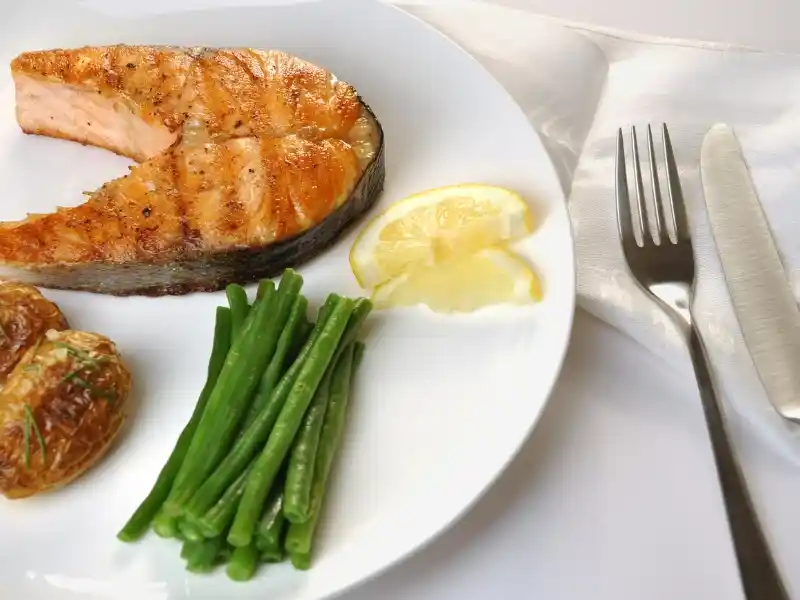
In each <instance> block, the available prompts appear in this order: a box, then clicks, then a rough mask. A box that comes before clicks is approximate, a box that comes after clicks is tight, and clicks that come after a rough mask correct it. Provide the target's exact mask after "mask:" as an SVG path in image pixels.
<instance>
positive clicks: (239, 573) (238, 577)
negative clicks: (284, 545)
mask: <svg viewBox="0 0 800 600" xmlns="http://www.w3.org/2000/svg"><path fill="white" fill-rule="evenodd" d="M259 558H260V557H259V553H258V549H257V548H256V546H255V544H250V545H249V546H243V547H241V548H235V549H234V551H233V554H232V555H231V560H230V562H229V563H228V577H229V578H230V579H232V580H233V581H250V580H251V579H252V578H253V575H255V574H256V569H257V568H258V559H259Z"/></svg>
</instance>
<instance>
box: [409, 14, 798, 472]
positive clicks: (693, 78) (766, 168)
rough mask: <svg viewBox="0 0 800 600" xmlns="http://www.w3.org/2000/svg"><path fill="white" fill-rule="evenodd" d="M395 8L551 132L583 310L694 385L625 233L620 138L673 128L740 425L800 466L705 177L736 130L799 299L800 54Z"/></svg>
mask: <svg viewBox="0 0 800 600" xmlns="http://www.w3.org/2000/svg"><path fill="white" fill-rule="evenodd" d="M394 3H395V4H397V5H398V6H400V7H401V8H403V9H405V10H407V11H409V12H410V13H412V14H414V15H416V16H417V17H419V18H421V19H423V20H425V21H427V22H428V23H430V24H432V25H433V26H434V27H436V28H438V29H439V30H441V31H442V32H444V33H445V34H446V35H448V36H449V37H451V38H452V39H453V40H454V41H456V42H457V43H459V44H460V45H461V46H462V47H464V48H465V49H466V50H468V51H469V52H470V53H472V54H473V56H475V57H476V58H477V59H478V60H479V61H480V62H481V63H483V65H484V66H485V67H486V68H487V69H488V70H489V71H490V72H492V74H493V75H494V76H495V77H496V78H497V79H498V80H499V81H500V82H501V83H502V84H503V85H505V86H506V88H507V89H508V90H509V92H510V93H511V94H512V95H513V97H514V98H515V99H516V101H517V102H518V103H519V105H520V106H521V107H522V109H523V110H524V111H525V113H526V114H527V116H528V118H529V120H530V121H531V123H532V124H533V125H534V126H535V127H536V129H537V130H538V131H539V133H540V135H541V137H542V139H543V141H544V143H545V145H546V147H547V149H548V151H549V152H550V154H551V156H552V157H553V161H554V163H555V164H556V168H557V170H558V173H559V177H560V178H561V181H562V184H563V186H564V189H565V190H566V191H567V193H568V194H569V208H570V213H571V215H572V220H573V225H574V231H575V238H576V239H575V243H576V251H577V259H578V293H579V303H580V305H581V306H582V307H583V308H585V309H586V310H588V311H590V312H591V313H593V314H595V315H597V316H598V317H600V318H602V319H603V320H605V321H607V322H608V323H610V324H611V325H613V326H615V327H617V328H619V329H620V330H621V331H623V332H625V333H626V334H628V335H629V336H630V337H631V338H633V339H634V340H636V341H637V342H639V343H641V344H642V345H643V346H645V347H646V348H648V349H649V350H651V351H652V352H654V353H656V354H657V355H658V356H660V357H662V358H663V359H664V360H665V361H668V362H669V363H670V364H671V365H673V366H674V367H675V368H676V369H677V370H678V372H679V373H680V374H681V375H684V376H686V377H693V375H692V371H691V364H690V362H689V358H688V353H687V351H686V349H685V346H684V344H683V342H682V340H681V338H680V337H679V335H678V333H677V331H676V330H675V329H674V327H673V326H672V325H671V323H670V322H669V321H668V319H667V318H666V317H665V316H664V315H663V313H662V312H661V311H660V310H658V309H657V308H656V307H655V306H654V305H653V303H652V302H651V301H650V300H649V299H648V298H647V297H646V296H645V295H644V294H643V292H641V290H640V289H639V288H638V287H637V286H636V285H635V284H634V283H633V281H632V279H631V277H630V275H629V274H628V272H627V269H626V267H625V263H624V260H623V257H622V253H621V249H620V246H619V242H618V238H617V229H616V217H615V203H614V190H613V161H614V145H615V135H616V132H617V128H618V127H627V126H628V125H631V124H635V125H637V126H640V127H642V133H643V127H644V126H645V125H646V124H647V123H652V124H654V125H660V123H661V122H666V123H667V124H668V125H669V127H670V133H671V137H672V142H673V146H674V148H675V152H676V158H677V161H678V166H679V170H680V174H681V181H682V184H683V190H684V194H685V196H686V201H687V203H688V207H687V209H688V212H689V219H690V222H691V226H692V229H693V239H694V245H695V248H696V252H697V254H698V258H699V265H698V277H699V280H698V281H699V283H698V295H697V299H696V303H695V313H696V316H697V321H698V324H699V326H700V328H701V331H702V334H703V337H704V340H705V341H706V344H707V346H708V350H709V354H710V358H711V361H712V364H713V366H714V368H715V371H716V374H717V379H718V383H719V385H720V388H721V391H722V392H723V394H724V397H725V398H726V400H727V405H728V407H729V409H732V410H728V412H729V416H730V417H731V418H732V419H733V420H734V421H739V423H736V424H743V425H746V426H749V427H751V428H753V429H755V430H756V431H757V432H758V433H759V434H760V435H761V436H763V438H764V439H766V440H768V442H769V443H770V444H771V446H772V447H773V448H774V449H776V450H777V451H778V452H779V453H781V454H782V455H783V456H785V457H788V458H789V459H790V460H792V461H793V462H795V463H800V426H797V425H794V424H792V423H789V422H787V421H785V420H784V419H782V418H781V417H780V416H779V415H778V414H777V412H776V411H775V410H774V409H773V408H772V405H771V404H770V403H769V400H768V398H767V397H766V395H765V393H764V390H763V388H762V386H761V384H760V382H759V379H758V376H757V375H756V372H755V369H754V367H753V365H752V362H751V360H750V357H749V355H748V353H747V350H746V348H745V345H744V340H743V338H742V335H741V332H740V330H739V327H738V325H737V323H736V320H735V317H734V314H733V312H732V308H731V303H730V299H729V296H728V292H727V290H726V287H725V282H724V279H723V276H722V270H721V268H720V265H719V261H718V258H717V255H716V251H715V248H714V246H713V243H712V238H711V232H710V229H709V226H708V222H707V217H706V213H705V208H704V204H703V195H702V186H701V184H700V175H699V160H700V145H701V141H702V137H703V135H704V133H705V132H706V131H707V130H708V128H709V127H711V125H713V124H714V123H717V122H726V123H728V124H730V125H732V126H733V127H734V129H735V131H736V133H737V136H738V137H739V141H740V143H741V145H742V148H743V150H744V153H745V156H746V159H747V161H748V164H749V166H750V168H751V172H752V176H753V179H754V181H755V185H756V188H757V190H758V193H759V197H760V199H761V202H762V204H763V207H764V211H765V213H766V215H767V218H768V219H769V222H770V224H771V226H772V229H773V233H774V236H775V238H776V242H777V244H778V246H779V248H780V250H781V253H782V255H783V259H784V265H785V267H786V270H787V275H788V277H789V280H790V281H791V285H792V286H793V289H794V290H795V295H796V296H797V294H798V289H799V288H800V236H798V235H797V232H798V231H800V229H799V228H798V226H799V225H800V223H798V221H800V103H798V102H797V98H800V56H795V55H778V54H765V53H760V52H756V51H751V50H746V49H740V48H734V47H730V46H723V45H719V44H701V43H691V42H686V41H677V40H663V39H656V38H642V37H641V36H632V35H630V36H629V35H625V34H619V33H616V32H608V31H606V32H603V31H599V30H593V29H592V28H589V27H587V26H584V25H576V24H569V23H564V22H560V21H556V20H552V19H548V18H544V17H541V16H537V15H535V14H533V13H531V12H528V11H526V10H524V9H522V8H519V6H520V5H521V3H520V2H518V1H517V2H515V1H514V0H505V2H503V0H495V1H493V2H489V1H487V2H481V3H478V2H474V3H473V2H469V3H465V2H459V3H453V2H450V3H447V2H434V1H433V0H428V1H426V0H416V1H412V0H406V1H402V2H397V1H396V2H394ZM511 4H515V5H516V6H510V5H511ZM642 141H643V135H642V136H640V143H641V142H642ZM798 366H799V367H800V365H798ZM691 400H694V398H692V399H691Z"/></svg>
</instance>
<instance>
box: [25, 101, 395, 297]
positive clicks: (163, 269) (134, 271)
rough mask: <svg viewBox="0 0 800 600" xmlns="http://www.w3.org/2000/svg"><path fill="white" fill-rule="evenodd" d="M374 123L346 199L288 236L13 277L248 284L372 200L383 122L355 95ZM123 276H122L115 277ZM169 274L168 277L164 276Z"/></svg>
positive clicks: (55, 281)
mask: <svg viewBox="0 0 800 600" xmlns="http://www.w3.org/2000/svg"><path fill="white" fill-rule="evenodd" d="M359 100H360V101H361V104H362V106H363V107H364V109H365V110H366V111H367V112H368V113H369V115H370V116H371V117H372V119H373V121H374V122H375V126H376V128H377V135H378V150H377V151H376V152H375V156H374V157H373V159H372V161H371V162H370V163H369V164H368V165H367V167H366V168H365V169H364V172H363V173H362V174H361V177H360V179H359V181H358V183H357V184H356V186H355V187H354V188H353V191H352V193H351V194H350V196H349V197H348V199H347V200H346V201H345V202H344V203H343V204H342V205H341V206H340V207H339V208H337V209H336V210H335V211H334V212H332V213H331V214H330V215H328V216H327V217H326V218H325V219H324V220H323V221H322V222H320V223H318V224H317V225H315V226H314V227H312V228H310V229H308V230H306V231H304V232H302V233H300V234H298V235H296V236H294V237H292V238H289V239H285V240H281V241H279V242H275V243H272V244H268V245H264V246H255V247H249V248H236V249H230V250H221V251H217V252H213V251H211V252H203V253H199V254H198V255H196V256H192V257H189V258H186V259H183V260H181V259H179V260H175V261H172V262H153V263H135V264H112V263H89V264H86V265H80V266H56V265H54V266H52V267H46V268H42V269H36V270H33V269H30V270H27V269H26V270H23V271H17V272H16V273H15V277H14V278H16V279H18V280H25V279H26V275H27V276H28V277H29V278H30V281H31V282H33V283H35V285H38V286H40V287H44V288H49V289H68V290H78V291H85V292H93V293H100V294H106V295H112V296H153V297H155V296H180V295H185V294H189V293H193V292H215V291H219V290H222V289H224V288H225V287H226V286H227V285H228V284H230V283H239V284H247V283H252V282H255V281H258V280H259V279H265V278H271V277H276V276H278V275H280V274H281V273H282V272H283V270H284V269H285V268H287V267H292V266H294V267H297V266H300V265H302V264H304V263H306V262H308V261H310V260H311V259H312V258H315V257H316V256H318V255H319V254H320V253H322V252H323V251H324V250H326V249H327V248H329V247H330V246H331V245H333V243H334V242H336V240H337V239H339V238H340V237H341V236H342V235H343V234H344V233H346V231H347V230H348V229H349V228H350V227H351V226H352V225H354V224H355V223H356V222H357V221H359V220H360V219H361V218H362V217H363V216H364V215H365V214H366V213H367V212H368V211H369V210H370V209H371V208H372V207H373V206H374V205H375V203H376V202H377V200H378V197H379V196H380V194H381V192H382V191H383V185H384V180H385V178H386V164H385V143H384V132H383V127H382V126H381V124H380V122H379V121H378V119H377V117H376V116H375V113H374V112H373V111H372V109H371V108H370V107H369V106H368V105H367V104H366V103H365V102H364V101H363V100H361V98H360V97H359ZM119 276H122V279H123V282H120V283H115V281H114V279H115V278H116V277H119ZM167 278H169V281H164V279H167Z"/></svg>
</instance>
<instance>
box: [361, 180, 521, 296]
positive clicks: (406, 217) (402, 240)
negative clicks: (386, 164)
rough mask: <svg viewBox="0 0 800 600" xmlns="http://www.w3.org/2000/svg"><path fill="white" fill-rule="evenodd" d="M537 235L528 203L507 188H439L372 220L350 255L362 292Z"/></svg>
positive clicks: (459, 186) (397, 203) (484, 186)
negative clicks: (406, 274)
mask: <svg viewBox="0 0 800 600" xmlns="http://www.w3.org/2000/svg"><path fill="white" fill-rule="evenodd" d="M532 229H533V217H532V215H531V211H530V208H529V207H528V204H527V203H526V202H525V200H524V199H523V198H522V197H521V196H520V195H519V194H517V193H516V192H513V191H511V190H507V189H505V188H501V187H496V186H491V185H483V184H462V185H453V186H447V187H441V188H436V189H432V190H428V191H425V192H421V193H419V194H415V195H413V196H409V197H408V198H405V199H403V200H399V201H397V202H395V203H394V204H392V205H391V206H390V207H389V208H387V209H386V210H385V211H383V212H382V213H381V214H379V215H378V216H376V217H375V218H373V219H372V220H371V221H370V222H369V223H368V224H367V225H366V226H365V228H364V230H363V231H362V232H361V233H360V234H359V236H358V237H357V238H356V241H355V242H354V243H353V246H352V248H351V249H350V266H351V268H352V269H353V274H354V275H355V276H356V279H357V280H358V282H359V283H360V284H361V287H364V288H371V287H374V286H376V285H378V284H379V283H382V282H384V281H387V280H388V279H391V278H392V277H396V276H397V275H399V274H400V273H402V272H404V271H406V270H408V269H411V268H417V267H421V266H433V265H436V264H439V263H442V262H445V261H448V260H452V259H453V258H455V257H457V256H460V255H464V254H468V253H472V252H475V251H477V250H480V249H482V248H487V247H489V246H493V245H496V244H499V243H502V242H505V241H509V240H514V239H518V238H521V237H524V236H526V235H527V234H529V233H530V232H531V231H532Z"/></svg>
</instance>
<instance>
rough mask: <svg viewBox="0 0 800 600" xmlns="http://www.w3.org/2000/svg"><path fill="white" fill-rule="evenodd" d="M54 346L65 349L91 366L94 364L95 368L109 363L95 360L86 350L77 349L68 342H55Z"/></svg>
mask: <svg viewBox="0 0 800 600" xmlns="http://www.w3.org/2000/svg"><path fill="white" fill-rule="evenodd" d="M53 345H54V346H55V347H56V348H64V349H65V350H66V351H67V352H68V353H69V354H71V355H72V356H74V357H76V358H79V359H81V360H82V361H85V362H87V363H89V364H92V365H94V366H97V365H101V364H103V363H105V362H107V360H104V359H98V358H95V357H93V356H92V355H91V354H89V353H88V352H86V351H85V350H81V349H80V348H76V347H75V346H72V345H70V344H67V343H66V342H53Z"/></svg>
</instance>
